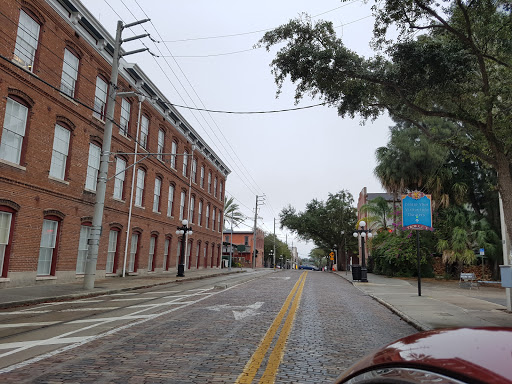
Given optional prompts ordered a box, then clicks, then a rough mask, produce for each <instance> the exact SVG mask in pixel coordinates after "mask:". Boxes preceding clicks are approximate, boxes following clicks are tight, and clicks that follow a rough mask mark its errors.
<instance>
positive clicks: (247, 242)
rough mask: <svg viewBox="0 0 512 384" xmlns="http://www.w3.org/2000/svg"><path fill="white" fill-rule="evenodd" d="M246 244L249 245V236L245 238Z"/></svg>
mask: <svg viewBox="0 0 512 384" xmlns="http://www.w3.org/2000/svg"><path fill="white" fill-rule="evenodd" d="M244 244H245V245H249V236H245V238H244Z"/></svg>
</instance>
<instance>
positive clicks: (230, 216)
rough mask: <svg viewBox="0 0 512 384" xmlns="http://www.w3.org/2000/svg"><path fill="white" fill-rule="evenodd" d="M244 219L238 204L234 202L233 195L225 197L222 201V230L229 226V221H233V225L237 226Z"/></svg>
mask: <svg viewBox="0 0 512 384" xmlns="http://www.w3.org/2000/svg"><path fill="white" fill-rule="evenodd" d="M244 219H245V216H244V214H243V213H242V212H240V206H239V205H238V204H237V203H235V199H234V197H233V196H231V197H229V198H226V199H225V201H224V230H226V229H228V228H231V222H233V227H238V225H239V224H240V223H241V222H242V221H244Z"/></svg>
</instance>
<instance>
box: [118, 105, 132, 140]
mask: <svg viewBox="0 0 512 384" xmlns="http://www.w3.org/2000/svg"><path fill="white" fill-rule="evenodd" d="M131 108H132V105H131V104H130V102H129V101H128V100H126V99H124V98H123V99H122V101H121V118H120V119H119V133H120V134H121V135H123V136H128V131H129V128H130V111H131Z"/></svg>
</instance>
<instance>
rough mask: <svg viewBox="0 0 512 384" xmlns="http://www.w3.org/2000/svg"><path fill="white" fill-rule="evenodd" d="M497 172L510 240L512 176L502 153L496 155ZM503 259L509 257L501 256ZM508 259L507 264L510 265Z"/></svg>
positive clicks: (508, 164)
mask: <svg viewBox="0 0 512 384" xmlns="http://www.w3.org/2000/svg"><path fill="white" fill-rule="evenodd" d="M496 160H497V161H496V163H497V169H496V170H497V172H498V190H499V192H500V195H501V200H502V202H503V212H504V216H505V217H504V221H505V225H506V227H507V234H508V238H509V239H511V238H512V236H511V235H512V175H511V173H510V163H509V161H508V159H507V157H506V156H505V154H504V153H497V154H496ZM503 257H504V258H505V257H510V256H509V255H503ZM510 261H511V260H510V259H509V264H510Z"/></svg>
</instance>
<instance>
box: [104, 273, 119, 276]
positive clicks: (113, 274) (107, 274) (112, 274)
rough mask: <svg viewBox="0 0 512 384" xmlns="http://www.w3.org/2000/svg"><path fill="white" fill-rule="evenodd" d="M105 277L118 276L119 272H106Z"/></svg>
mask: <svg viewBox="0 0 512 384" xmlns="http://www.w3.org/2000/svg"><path fill="white" fill-rule="evenodd" d="M105 277H117V273H113V272H112V273H105Z"/></svg>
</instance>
